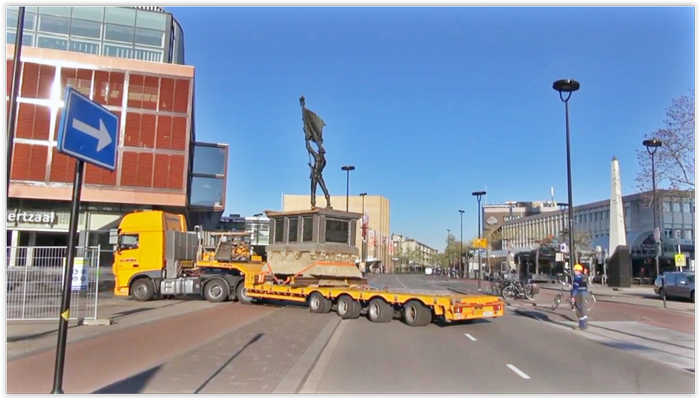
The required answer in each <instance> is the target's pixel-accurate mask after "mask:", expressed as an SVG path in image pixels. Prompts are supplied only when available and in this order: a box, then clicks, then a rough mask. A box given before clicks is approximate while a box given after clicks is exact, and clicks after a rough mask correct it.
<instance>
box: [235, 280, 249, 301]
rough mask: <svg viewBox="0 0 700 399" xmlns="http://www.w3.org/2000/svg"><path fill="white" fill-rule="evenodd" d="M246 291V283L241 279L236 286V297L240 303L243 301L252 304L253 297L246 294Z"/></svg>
mask: <svg viewBox="0 0 700 399" xmlns="http://www.w3.org/2000/svg"><path fill="white" fill-rule="evenodd" d="M245 292H246V289H245V284H244V283H243V281H241V282H240V283H238V285H237V286H236V298H237V299H238V301H239V302H240V303H242V304H244V305H250V304H251V303H253V298H251V297H249V296H247V295H246V294H245Z"/></svg>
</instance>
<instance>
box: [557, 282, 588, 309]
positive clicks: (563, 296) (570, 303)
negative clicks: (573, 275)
mask: <svg viewBox="0 0 700 399" xmlns="http://www.w3.org/2000/svg"><path fill="white" fill-rule="evenodd" d="M562 298H566V302H567V303H568V304H569V305H571V310H574V308H575V307H576V305H575V303H574V301H573V300H571V295H566V294H565V293H564V284H562V286H561V289H560V292H559V293H558V294H557V296H555V297H554V301H552V311H555V310H557V308H558V307H559V304H560V303H561V299H562ZM584 302H585V303H586V305H585V307H586V313H588V312H590V311H591V309H593V307H594V306H595V304H596V302H597V300H596V298H595V295H593V293H592V292H590V291H589V292H588V295H586V296H585V297H584Z"/></svg>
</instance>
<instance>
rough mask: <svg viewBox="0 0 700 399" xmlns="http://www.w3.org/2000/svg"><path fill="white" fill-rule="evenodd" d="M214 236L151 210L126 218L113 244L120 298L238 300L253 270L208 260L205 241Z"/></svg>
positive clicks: (168, 214)
mask: <svg viewBox="0 0 700 399" xmlns="http://www.w3.org/2000/svg"><path fill="white" fill-rule="evenodd" d="M211 234H212V233H206V232H202V231H201V230H197V231H195V232H187V225H186V221H185V217H184V216H183V215H176V214H171V213H167V212H163V211H150V210H149V211H137V212H134V213H130V214H128V215H125V216H124V217H123V218H122V220H121V222H120V223H119V228H118V230H117V236H116V239H115V240H114V242H113V244H116V250H115V253H114V264H113V265H112V271H113V272H114V294H115V295H116V296H131V297H132V298H133V299H135V300H137V301H149V300H151V299H153V298H155V297H159V296H176V295H204V297H205V298H206V299H207V300H209V301H211V302H223V301H225V300H228V299H235V298H236V293H237V290H239V285H240V286H241V289H242V287H243V284H242V283H243V279H244V277H243V273H242V272H241V268H242V267H243V268H246V267H248V268H250V266H252V265H249V266H247V265H245V264H240V263H239V262H220V261H219V260H217V259H212V260H206V261H202V258H203V256H202V255H203V254H206V253H205V252H204V251H205V249H204V248H205V246H204V245H203V241H204V237H206V236H208V235H211ZM217 248H218V249H222V248H219V247H217ZM220 252H225V251H220ZM259 268H260V267H259V266H258V267H257V269H259ZM257 269H256V270H257Z"/></svg>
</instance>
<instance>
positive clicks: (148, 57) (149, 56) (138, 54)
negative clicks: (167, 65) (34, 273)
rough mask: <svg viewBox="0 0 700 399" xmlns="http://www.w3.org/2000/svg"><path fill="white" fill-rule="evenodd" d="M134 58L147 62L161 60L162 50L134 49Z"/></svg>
mask: <svg viewBox="0 0 700 399" xmlns="http://www.w3.org/2000/svg"><path fill="white" fill-rule="evenodd" d="M133 58H134V59H136V60H141V61H149V62H162V61H163V52H162V51H154V50H144V49H139V48H137V49H134V57H133Z"/></svg>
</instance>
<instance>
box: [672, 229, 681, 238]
mask: <svg viewBox="0 0 700 399" xmlns="http://www.w3.org/2000/svg"><path fill="white" fill-rule="evenodd" d="M674 233H675V236H676V238H677V239H681V238H683V230H676V231H674Z"/></svg>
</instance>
